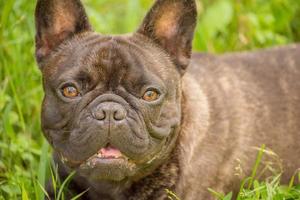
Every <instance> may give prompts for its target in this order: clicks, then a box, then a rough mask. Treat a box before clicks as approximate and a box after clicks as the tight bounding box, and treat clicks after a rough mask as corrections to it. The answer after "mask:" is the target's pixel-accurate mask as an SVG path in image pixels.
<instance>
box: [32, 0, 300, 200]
mask: <svg viewBox="0 0 300 200" xmlns="http://www.w3.org/2000/svg"><path fill="white" fill-rule="evenodd" d="M35 17H36V59H37V63H38V65H39V67H40V69H41V72H42V76H43V88H44V91H45V96H44V100H43V104H42V130H43V133H44V135H45V137H46V138H47V140H48V141H49V143H50V144H51V146H52V147H53V152H54V160H55V163H56V164H57V166H58V171H59V174H60V176H61V177H62V178H65V177H67V176H68V175H69V174H70V173H71V172H73V171H75V173H76V175H75V176H74V177H73V179H72V182H71V183H70V186H69V189H70V190H71V191H72V192H73V194H80V193H81V192H83V191H86V190H87V192H85V193H84V195H83V196H82V199H101V200H123V199H126V200H127V199H130V200H150V199H155V200H157V199H158V200H159V199H167V198H168V197H167V193H166V191H165V190H166V189H169V190H171V191H173V192H174V193H175V194H176V195H178V197H179V198H180V199H182V200H209V199H214V198H213V196H212V195H211V194H210V192H209V191H208V188H212V189H213V190H216V191H218V192H224V193H227V192H229V191H234V192H235V195H236V192H237V190H238V188H239V184H240V181H241V179H242V178H243V177H245V176H247V175H249V174H250V172H251V169H252V167H253V164H254V162H255V157H256V153H257V148H259V147H260V146H261V145H263V144H265V145H266V147H267V148H268V149H270V150H268V151H267V152H269V154H272V155H273V156H270V157H274V155H277V156H275V157H277V158H278V159H277V160H279V162H280V163H281V165H280V166H281V168H280V169H281V170H282V172H283V175H282V182H287V181H288V180H289V178H290V177H291V176H292V175H293V174H294V173H295V171H296V169H297V168H299V167H300V157H299V155H300V145H299V144H300V143H299V142H300V46H299V45H289V46H285V47H279V48H273V49H267V50H259V51H256V52H242V53H231V54H225V55H221V56H215V55H209V54H200V53H194V54H192V52H191V50H192V40H193V35H194V29H195V26H196V21H197V20H196V19H197V10H196V3H195V1H194V0H156V1H155V3H154V5H153V7H152V8H151V9H150V11H149V12H148V14H147V15H146V17H145V19H144V20H143V22H142V24H141V26H140V27H139V28H138V29H137V31H136V32H134V33H132V34H127V35H114V36H109V35H102V34H98V33H95V32H94V31H93V29H92V27H91V25H90V23H89V21H88V17H87V15H86V12H85V10H84V7H83V5H82V3H81V2H80V1H79V0H63V1H62V0H38V1H37V7H36V14H35ZM271 150H272V151H273V152H274V153H270V152H271ZM266 157H268V156H266ZM265 160H267V159H265ZM274 168H275V167H274ZM238 169H239V170H238ZM50 191H51V190H49V193H50V194H51V192H50Z"/></svg>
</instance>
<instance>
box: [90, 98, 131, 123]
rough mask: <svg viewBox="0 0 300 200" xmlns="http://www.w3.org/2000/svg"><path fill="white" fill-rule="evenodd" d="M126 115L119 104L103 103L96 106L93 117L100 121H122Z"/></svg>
mask: <svg viewBox="0 0 300 200" xmlns="http://www.w3.org/2000/svg"><path fill="white" fill-rule="evenodd" d="M126 114H127V113H126V110H125V109H124V107H123V106H122V105H121V104H118V103H115V102H104V103H101V104H99V105H98V106H97V108H96V110H95V112H94V117H95V119H97V120H100V121H105V120H110V121H122V120H124V119H125V118H126Z"/></svg>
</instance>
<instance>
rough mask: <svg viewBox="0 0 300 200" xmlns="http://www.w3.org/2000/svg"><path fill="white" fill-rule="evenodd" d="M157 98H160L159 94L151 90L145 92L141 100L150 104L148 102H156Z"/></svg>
mask: <svg viewBox="0 0 300 200" xmlns="http://www.w3.org/2000/svg"><path fill="white" fill-rule="evenodd" d="M159 96H160V94H159V92H158V91H156V90H153V89H151V90H147V91H146V92H145V94H144V95H143V99H144V100H145V101H149V102H150V101H155V100H157V99H158V98H159Z"/></svg>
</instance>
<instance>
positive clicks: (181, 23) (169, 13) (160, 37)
mask: <svg viewBox="0 0 300 200" xmlns="http://www.w3.org/2000/svg"><path fill="white" fill-rule="evenodd" d="M196 21H197V9H196V3H195V1H194V0H157V1H156V2H155V4H154V5H153V7H152V8H151V10H150V11H149V13H148V14H147V16H146V17H145V19H144V21H143V23H142V25H141V27H140V28H139V29H138V33H141V34H143V35H145V36H147V37H149V38H151V39H152V40H154V41H155V42H156V43H158V44H159V45H160V46H161V47H162V48H164V49H165V50H166V51H167V52H168V53H169V55H170V56H171V58H172V59H173V61H174V63H175V64H176V65H177V66H178V67H179V69H180V70H182V71H184V70H185V69H186V67H187V66H188V64H189V59H190V57H191V51H192V40H193V36H194V29H195V26H196Z"/></svg>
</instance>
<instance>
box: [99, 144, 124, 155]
mask: <svg viewBox="0 0 300 200" xmlns="http://www.w3.org/2000/svg"><path fill="white" fill-rule="evenodd" d="M100 153H101V155H102V156H103V157H105V158H119V157H122V153H121V152H120V151H119V150H118V149H116V148H114V147H111V146H108V147H105V148H102V149H100Z"/></svg>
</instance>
